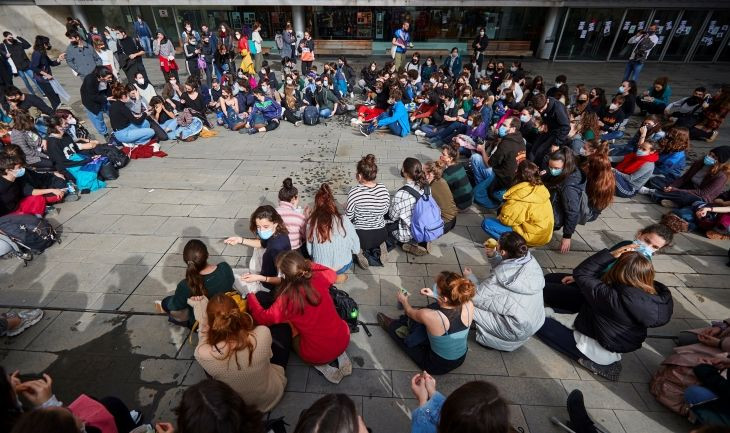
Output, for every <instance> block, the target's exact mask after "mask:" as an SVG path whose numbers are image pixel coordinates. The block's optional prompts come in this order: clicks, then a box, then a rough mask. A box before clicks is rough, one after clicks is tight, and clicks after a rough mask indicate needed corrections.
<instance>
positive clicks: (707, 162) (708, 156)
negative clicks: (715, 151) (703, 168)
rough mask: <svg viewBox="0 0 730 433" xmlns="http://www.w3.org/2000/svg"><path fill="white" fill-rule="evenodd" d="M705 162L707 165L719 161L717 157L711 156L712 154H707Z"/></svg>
mask: <svg viewBox="0 0 730 433" xmlns="http://www.w3.org/2000/svg"><path fill="white" fill-rule="evenodd" d="M703 162H704V163H705V165H707V166H713V165H715V164H716V163H717V161H715V158H713V157H711V156H710V155H705V159H704V160H703Z"/></svg>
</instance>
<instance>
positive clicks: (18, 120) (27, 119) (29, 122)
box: [10, 110, 36, 131]
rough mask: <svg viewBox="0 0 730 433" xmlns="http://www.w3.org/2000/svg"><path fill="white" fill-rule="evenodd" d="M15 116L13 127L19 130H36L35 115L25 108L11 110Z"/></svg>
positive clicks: (13, 116) (11, 113)
mask: <svg viewBox="0 0 730 433" xmlns="http://www.w3.org/2000/svg"><path fill="white" fill-rule="evenodd" d="M10 117H12V118H13V129H15V130H18V131H35V130H36V129H35V121H34V120H33V116H31V115H30V113H28V112H27V111H25V110H13V111H11V112H10Z"/></svg>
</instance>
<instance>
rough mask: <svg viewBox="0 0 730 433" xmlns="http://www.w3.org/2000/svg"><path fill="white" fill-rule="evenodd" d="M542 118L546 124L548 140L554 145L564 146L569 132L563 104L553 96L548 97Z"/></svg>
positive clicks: (568, 123) (567, 118) (566, 114)
mask: <svg viewBox="0 0 730 433" xmlns="http://www.w3.org/2000/svg"><path fill="white" fill-rule="evenodd" d="M542 119H543V122H544V123H545V125H546V126H547V130H548V132H547V133H548V135H550V137H551V138H550V141H551V142H553V143H555V145H556V146H564V145H567V144H568V134H569V133H570V118H569V117H568V110H566V109H565V105H563V103H562V102H560V101H558V100H556V99H555V98H548V106H547V108H546V109H545V112H544V113H542Z"/></svg>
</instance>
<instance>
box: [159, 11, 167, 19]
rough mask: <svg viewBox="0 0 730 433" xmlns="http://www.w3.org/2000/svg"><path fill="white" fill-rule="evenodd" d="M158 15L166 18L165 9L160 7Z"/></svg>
mask: <svg viewBox="0 0 730 433" xmlns="http://www.w3.org/2000/svg"><path fill="white" fill-rule="evenodd" d="M160 17H161V18H167V17H168V15H167V9H160Z"/></svg>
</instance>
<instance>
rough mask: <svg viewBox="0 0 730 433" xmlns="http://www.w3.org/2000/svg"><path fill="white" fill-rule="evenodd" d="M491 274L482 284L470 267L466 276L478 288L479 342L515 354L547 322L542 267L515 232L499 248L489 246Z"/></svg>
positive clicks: (509, 233)
mask: <svg viewBox="0 0 730 433" xmlns="http://www.w3.org/2000/svg"><path fill="white" fill-rule="evenodd" d="M485 250H486V254H487V258H488V260H489V264H490V266H491V268H492V271H491V274H490V275H489V276H488V277H487V278H486V279H484V280H483V281H482V282H481V283H480V282H479V281H477V278H476V276H475V275H474V274H473V273H472V270H471V269H470V268H464V276H465V277H466V278H468V279H469V280H471V281H472V282H473V283H474V284H476V285H477V292H476V295H475V296H474V300H473V301H474V322H475V323H476V329H477V342H478V343H479V344H481V345H483V346H487V347H491V348H493V349H497V350H503V351H507V352H512V351H514V350H516V349H518V348H520V347H522V345H523V344H525V343H526V342H527V340H529V339H530V337H532V336H533V335H534V334H535V332H537V330H538V329H540V327H542V325H543V323H544V321H545V311H544V308H543V300H542V289H543V287H544V286H545V278H544V277H543V273H542V268H540V264H539V263H538V262H537V259H535V257H534V256H533V255H532V254H531V253H530V251H529V249H528V247H527V243H526V242H525V239H524V238H523V237H522V236H520V235H519V234H517V233H515V232H507V233H504V234H502V236H501V237H500V238H499V243H498V245H497V247H496V248H490V247H488V246H486V245H485Z"/></svg>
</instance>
